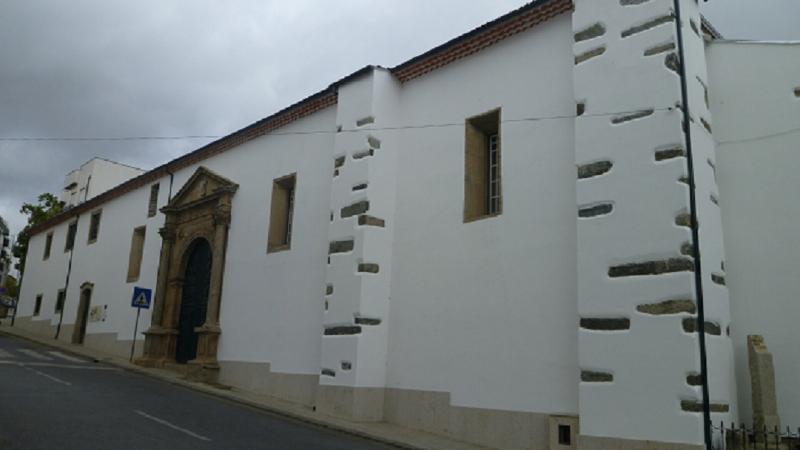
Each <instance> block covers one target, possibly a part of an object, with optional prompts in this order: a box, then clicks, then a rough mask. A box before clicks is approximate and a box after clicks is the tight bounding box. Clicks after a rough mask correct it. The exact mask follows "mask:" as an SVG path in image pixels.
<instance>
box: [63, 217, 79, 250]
mask: <svg viewBox="0 0 800 450" xmlns="http://www.w3.org/2000/svg"><path fill="white" fill-rule="evenodd" d="M77 232H78V222H72V223H71V224H69V227H67V240H66V242H64V251H65V252H68V251H70V250H72V249H73V247H75V234H76V233H77Z"/></svg>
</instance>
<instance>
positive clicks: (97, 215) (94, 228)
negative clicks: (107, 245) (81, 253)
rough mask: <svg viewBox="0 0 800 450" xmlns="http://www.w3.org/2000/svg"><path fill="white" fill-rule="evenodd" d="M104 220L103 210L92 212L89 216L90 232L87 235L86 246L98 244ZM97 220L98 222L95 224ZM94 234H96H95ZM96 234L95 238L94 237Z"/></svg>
mask: <svg viewBox="0 0 800 450" xmlns="http://www.w3.org/2000/svg"><path fill="white" fill-rule="evenodd" d="M102 219H103V210H102V209H97V210H94V211H92V213H91V214H90V215H89V230H88V232H87V233H86V234H87V236H86V238H87V239H86V245H91V244H94V243H95V242H97V239H99V238H100V222H101V220H102ZM95 220H97V222H95ZM93 232H94V233H93ZM93 234H94V236H92V235H93Z"/></svg>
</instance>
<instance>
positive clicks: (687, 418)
mask: <svg viewBox="0 0 800 450" xmlns="http://www.w3.org/2000/svg"><path fill="white" fill-rule="evenodd" d="M681 8H682V12H683V16H684V17H683V19H684V21H685V23H684V25H685V27H684V29H683V36H684V38H685V48H686V57H687V61H686V62H687V72H688V73H689V74H690V75H691V76H693V77H694V76H695V75H702V74H703V73H704V71H705V62H704V58H703V54H702V53H703V43H702V39H701V38H700V37H699V36H698V35H695V34H694V33H693V31H692V30H691V28H690V26H689V20H688V19H691V20H693V21H694V22H695V23H696V24H699V11H698V10H697V3H696V2H694V1H691V0H681ZM674 14H675V10H674V2H673V1H671V0H656V1H649V2H639V3H629V4H621V3H620V2H619V1H617V0H582V1H576V2H575V13H574V14H573V27H574V31H575V32H576V33H578V32H582V31H584V30H587V29H589V27H592V26H602V27H603V29H604V30H605V32H604V33H603V34H602V36H598V37H595V38H592V39H588V40H583V41H580V42H577V43H576V44H575V48H574V54H575V55H576V56H578V55H583V54H584V53H586V52H589V51H591V50H597V49H600V50H602V51H603V52H602V53H601V54H600V55H599V56H597V57H594V58H591V59H588V60H586V61H584V62H578V63H577V64H576V66H575V69H574V72H573V73H574V82H575V86H574V89H575V95H576V97H575V99H576V100H577V101H585V102H586V113H585V115H584V116H582V117H579V118H578V119H577V121H576V122H577V123H576V142H575V155H576V162H577V163H578V164H587V163H592V162H596V161H601V160H608V161H611V162H613V164H614V165H613V168H612V169H611V171H610V172H608V173H606V174H604V175H601V176H597V177H593V178H588V179H584V180H579V181H578V183H577V184H578V189H577V201H578V205H584V206H591V205H593V204H596V203H605V202H608V203H611V204H613V211H612V212H611V213H610V214H608V215H604V216H599V217H593V218H586V219H579V220H578V309H579V312H580V315H581V317H582V318H596V319H603V318H629V319H630V321H631V326H630V329H629V330H625V331H599V330H589V329H582V330H581V332H580V338H579V359H580V364H581V368H582V369H583V370H591V371H595V370H597V371H602V372H610V373H612V374H613V376H614V380H613V382H611V383H593V382H582V383H581V384H580V413H581V434H584V435H587V436H602V437H617V438H628V439H639V440H655V441H666V442H684V443H690V444H700V443H702V442H703V437H704V436H703V429H702V415H701V414H699V413H693V412H687V411H684V410H683V408H682V405H681V401H692V402H701V401H702V392H701V389H700V387H695V386H690V385H689V384H688V383H687V375H689V374H691V373H698V372H699V371H700V355H699V340H698V334H697V333H687V332H685V331H684V330H683V328H682V321H683V320H684V319H686V318H689V317H690V314H688V313H676V314H670V315H660V316H656V315H649V314H644V313H641V312H638V311H637V307H638V306H639V305H642V304H652V303H658V302H662V301H666V300H675V299H691V300H694V301H695V302H697V299H696V295H695V286H694V274H693V273H692V272H687V271H684V272H677V273H668V274H660V275H642V276H631V277H619V278H611V277H610V275H609V268H610V267H612V266H615V265H620V264H628V263H638V262H645V261H654V260H663V259H667V258H682V259H684V260H686V259H687V256H685V255H682V254H681V249H682V246H683V245H684V243H686V242H690V241H691V240H692V237H691V230H690V229H689V228H688V227H683V226H678V225H677V224H676V223H675V218H676V216H678V215H679V214H681V213H685V212H688V211H689V208H690V200H689V189H688V185H687V184H686V183H682V182H680V181H679V180H680V179H681V178H682V177H683V176H686V175H687V174H688V171H687V169H688V167H687V159H686V158H685V157H681V158H673V159H668V160H665V161H656V159H655V154H656V151H658V150H660V149H664V148H675V147H678V148H681V149H684V151H685V150H686V148H687V144H686V142H685V136H684V133H683V131H682V127H681V122H682V120H683V114H682V112H681V110H680V108H676V106H677V105H680V103H681V101H682V99H681V93H682V91H681V78H680V75H679V74H678V73H676V71H675V70H671V69H670V68H669V67H668V65H667V64H666V61H667V58H668V55H670V54H671V53H676V50H675V47H676V46H677V31H678V30H677V27H676V24H675V22H674V20H671V18H673V17H674ZM647 24H654V25H652V26H649V27H648V26H647ZM669 43H672V44H673V45H674V46H675V47H673V48H672V49H666V51H661V52H656V53H655V54H651V52H653V51H654V49H657V48H660V47H661V46H663V45H664V44H669ZM672 57H677V56H676V55H673V56H672ZM688 95H689V104H690V105H689V106H690V107H692V108H690V109H692V110H693V111H694V110H695V108H693V106H695V105H696V104H698V102H702V99H701V98H700V97H698V89H697V88H696V86H694V85H691V86H690V89H689V92H688ZM636 111H651V114H650V115H648V116H645V117H642V118H640V119H636V120H631V121H627V122H622V123H617V124H615V123H614V120H613V119H615V118H621V117H624V116H627V115H629V114H631V113H632V112H636ZM695 122H697V120H695ZM697 128H698V127H697V125H693V129H692V134H693V137H692V140H693V143H694V144H695V147H696V148H695V150H696V152H695V160H697V159H698V158H699V157H698V153H699V154H701V155H702V159H701V160H702V161H704V160H705V158H706V157H708V156H709V155H712V154H713V141H711V140H710V138H709V137H708V136H705V138H706V139H705V140H703V136H702V135H700V134H698V132H697ZM704 167H705V169H703V168H700V170H697V171H696V173H695V179H696V181H697V189H696V191H697V192H698V195H701V193H705V199H706V200H704V201H703V202H704V203H702V204H701V205H700V206H699V207H698V211H699V212H698V214H699V215H700V217H701V220H700V223H701V227H700V230H701V231H700V233H701V239H700V244H701V250H703V253H704V257H705V256H709V257H711V259H716V260H717V264H719V258H721V256H720V255H721V253H722V249H721V240H720V239H719V238H718V237H714V235H715V233H716V234H717V235H718V234H719V231H720V226H719V219H718V212H716V211H714V210H713V209H712V208H711V207H709V206H708V205H707V204H709V203H710V200H708V192H709V190H710V189H712V187H711V186H713V182H712V181H713V174H712V173H711V171H710V168H709V166H708V165H707V164H706V165H704ZM714 214H717V220H716V221H715V220H713V219H714ZM707 236H710V237H709V238H708V239H706V240H704V237H707ZM689 262H691V259H689ZM706 270H707V268H706V267H704V281H705V283H704V285H703V289H704V291H703V292H704V293H707V292H708V291H709V289H710V287H709V286H707V284H708V283H710V280H709V279H708V277H707V276H706V275H708V274H707V273H706ZM704 297H706V298H707V300H710V301H709V302H708V303H710V305H711V308H710V309H711V316H712V317H713V318H715V319H716V320H721V321H723V322H724V321H725V320H726V319H727V317H726V312H727V309H726V308H727V297H726V295H724V292H722V293H720V292H714V293H713V294H708V295H704ZM711 297H713V298H711ZM723 327H724V324H723ZM708 339H709V340H714V339H718V340H719V341H721V343H720V344H719V345H718V346H716V344H714V343H712V344H710V346H709V348H710V352H709V353H710V354H712V353H713V354H714V355H718V354H721V355H723V357H720V358H716V359H714V360H712V359H709V364H710V367H709V369H710V370H709V372H710V373H711V375H712V377H713V378H714V383H716V384H715V386H720V385H721V386H722V388H721V389H720V390H719V391H717V390H712V397H711V401H712V402H714V403H723V404H730V400H729V399H730V383H729V381H730V380H729V378H730V377H728V376H727V373H728V372H726V371H725V370H719V368H723V369H725V368H726V367H727V366H726V363H728V362H729V360H730V358H728V359H727V360H726V359H725V356H728V355H730V351H729V348H730V344H729V343H727V342H726V341H725V337H724V336H723V337H719V338H715V337H708ZM726 344H727V349H728V350H727V353H725V352H726ZM717 347H719V348H717ZM609 405H615V408H619V410H624V411H625V413H624V414H609ZM731 407H735V405H731ZM728 417H729V416H728V415H727V414H720V415H717V414H715V415H714V416H712V420H715V421H722V420H726V419H728Z"/></svg>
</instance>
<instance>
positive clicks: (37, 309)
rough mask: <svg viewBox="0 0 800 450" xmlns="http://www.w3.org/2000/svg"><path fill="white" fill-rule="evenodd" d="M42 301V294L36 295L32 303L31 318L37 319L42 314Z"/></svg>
mask: <svg viewBox="0 0 800 450" xmlns="http://www.w3.org/2000/svg"><path fill="white" fill-rule="evenodd" d="M43 300H44V294H36V299H35V300H34V303H33V317H38V316H40V315H41V314H42V302H43Z"/></svg>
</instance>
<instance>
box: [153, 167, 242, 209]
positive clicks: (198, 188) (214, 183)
mask: <svg viewBox="0 0 800 450" xmlns="http://www.w3.org/2000/svg"><path fill="white" fill-rule="evenodd" d="M238 188H239V185H238V184H236V183H234V182H233V181H231V180H229V179H227V178H225V177H223V176H221V175H218V174H216V173H214V172H212V171H211V170H209V169H207V168H205V167H203V166H200V167H199V168H198V169H197V170H196V171H195V172H194V174H192V176H191V177H190V178H189V180H188V181H186V184H184V185H183V187H182V188H181V189H180V190H179V191H178V193H177V194H175V196H174V197H172V200H170V202H169V203H168V204H167V206H165V207H164V208H162V211H164V212H169V211H174V210H180V209H183V208H186V207H190V206H194V205H197V204H200V203H204V202H205V201H207V200H212V199H215V198H218V197H219V196H220V195H223V194H225V193H230V194H232V193H234V192H236V189H238Z"/></svg>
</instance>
